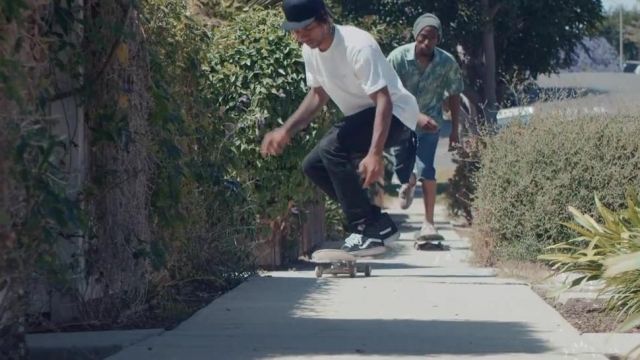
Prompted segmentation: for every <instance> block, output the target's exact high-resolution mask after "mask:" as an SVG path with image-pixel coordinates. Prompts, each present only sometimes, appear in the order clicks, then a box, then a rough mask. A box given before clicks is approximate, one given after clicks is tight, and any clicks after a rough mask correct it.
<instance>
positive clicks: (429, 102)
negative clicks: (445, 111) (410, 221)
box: [387, 14, 464, 240]
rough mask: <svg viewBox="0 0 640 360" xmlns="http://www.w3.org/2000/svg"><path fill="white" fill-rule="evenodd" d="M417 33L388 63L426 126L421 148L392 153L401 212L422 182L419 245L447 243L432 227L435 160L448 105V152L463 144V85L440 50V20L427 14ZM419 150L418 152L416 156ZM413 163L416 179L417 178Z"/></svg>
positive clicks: (451, 61)
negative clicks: (460, 126)
mask: <svg viewBox="0 0 640 360" xmlns="http://www.w3.org/2000/svg"><path fill="white" fill-rule="evenodd" d="M412 32H413V36H414V38H415V40H416V41H415V42H413V43H409V44H406V45H402V46H400V47H398V48H396V49H395V50H393V51H392V52H391V53H390V54H389V56H388V58H387V59H388V60H389V62H390V63H391V65H392V66H393V68H394V69H395V70H396V72H397V73H398V76H400V79H401V80H402V83H403V84H404V86H405V87H406V88H407V90H409V91H410V92H411V93H412V94H413V95H414V96H415V97H416V100H417V101H418V106H419V107H420V112H421V115H420V116H421V118H420V119H419V123H421V126H418V128H417V129H416V134H417V144H415V145H414V144H412V143H411V142H405V143H403V144H402V145H401V146H398V147H394V148H393V149H392V151H391V152H392V154H394V155H395V158H396V169H398V170H396V175H397V176H398V179H399V180H400V182H401V183H402V186H401V188H400V200H401V207H403V208H407V207H409V205H410V204H411V201H412V199H413V193H414V190H415V186H416V184H417V180H419V181H421V182H422V193H423V196H424V208H425V220H424V223H423V225H422V228H421V229H420V232H419V234H418V239H420V240H442V239H443V238H442V236H441V235H439V234H438V232H437V231H436V229H435V226H434V223H433V211H434V208H435V199H436V178H435V175H436V169H435V168H434V159H435V154H436V147H437V145H438V139H439V136H440V130H439V129H440V127H441V126H442V123H443V121H444V119H443V115H442V105H443V101H446V104H447V105H448V107H449V109H450V111H451V133H450V134H449V150H452V148H453V146H455V145H456V144H457V143H458V120H459V112H460V95H459V94H460V93H461V92H462V91H463V87H464V85H463V80H462V73H461V71H460V67H459V66H458V63H457V62H456V61H455V59H454V57H453V56H452V55H451V54H449V53H447V52H446V51H444V50H442V49H440V48H439V47H437V46H436V45H438V44H439V43H440V40H441V39H442V26H441V24H440V20H439V19H438V18H437V17H436V16H435V15H433V14H424V15H422V16H420V17H419V18H418V19H417V20H416V21H415V23H414V25H413V31H412ZM414 146H417V150H416V149H415V148H414ZM414 154H415V157H414ZM416 157H417V159H416ZM414 161H415V173H413V172H412V170H413V169H414ZM416 174H417V176H416Z"/></svg>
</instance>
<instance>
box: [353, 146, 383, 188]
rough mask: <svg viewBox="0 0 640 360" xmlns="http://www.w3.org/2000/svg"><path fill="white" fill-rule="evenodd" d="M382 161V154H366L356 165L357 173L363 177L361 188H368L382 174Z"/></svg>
mask: <svg viewBox="0 0 640 360" xmlns="http://www.w3.org/2000/svg"><path fill="white" fill-rule="evenodd" d="M383 171H384V163H383V161H382V155H376V154H367V156H365V158H364V159H362V161H360V166H358V173H359V174H360V176H362V177H363V178H364V184H363V185H362V186H363V188H365V189H366V188H368V187H369V186H371V185H372V184H373V183H374V182H375V181H376V180H378V179H379V178H380V176H382V173H383Z"/></svg>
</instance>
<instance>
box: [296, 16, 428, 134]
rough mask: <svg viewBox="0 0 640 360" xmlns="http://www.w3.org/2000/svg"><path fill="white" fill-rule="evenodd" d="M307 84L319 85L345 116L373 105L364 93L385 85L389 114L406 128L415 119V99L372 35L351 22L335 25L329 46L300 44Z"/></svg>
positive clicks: (369, 92)
mask: <svg viewBox="0 0 640 360" xmlns="http://www.w3.org/2000/svg"><path fill="white" fill-rule="evenodd" d="M302 56H303V58H304V64H305V68H306V76H307V85H308V86H309V87H312V88H313V87H319V86H320V87H322V88H323V89H324V90H325V91H326V92H327V94H328V95H329V96H330V97H331V100H333V102H335V103H336V105H337V106H338V107H339V108H340V110H341V111H342V113H343V114H344V115H345V116H349V115H353V114H355V113H357V112H359V111H362V110H364V109H367V108H370V107H373V106H375V104H374V103H373V101H372V100H371V98H370V97H369V96H368V95H369V94H371V93H374V92H376V91H378V90H380V89H382V88H383V87H385V86H386V87H387V88H388V90H389V93H390V94H391V102H392V103H393V115H395V116H396V117H397V118H398V119H399V120H400V121H402V122H403V123H404V124H405V125H406V126H407V127H408V128H409V129H411V130H414V129H415V128H416V124H417V122H418V114H419V109H418V103H417V102H416V99H415V97H414V96H413V95H411V93H410V92H409V91H407V90H406V89H405V88H404V86H402V82H401V81H400V78H399V77H398V75H397V74H396V72H395V70H394V69H393V67H391V65H390V64H389V63H388V62H387V59H386V58H385V56H384V54H383V53H382V50H380V47H379V46H378V43H377V42H376V41H375V39H374V38H373V36H371V35H370V34H369V33H367V32H366V31H364V30H361V29H358V28H356V27H353V26H345V25H336V31H335V36H334V39H333V43H332V44H331V47H329V49H327V50H326V51H324V52H322V51H320V50H318V49H311V48H309V47H308V46H307V45H303V46H302Z"/></svg>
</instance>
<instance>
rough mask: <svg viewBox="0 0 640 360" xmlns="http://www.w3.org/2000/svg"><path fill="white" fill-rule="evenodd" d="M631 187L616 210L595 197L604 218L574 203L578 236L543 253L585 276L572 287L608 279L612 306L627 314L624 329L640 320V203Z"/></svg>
mask: <svg viewBox="0 0 640 360" xmlns="http://www.w3.org/2000/svg"><path fill="white" fill-rule="evenodd" d="M638 200H639V199H638V196H637V195H636V193H635V192H633V191H629V192H628V194H627V197H626V203H627V206H626V208H624V209H622V210H620V211H618V212H614V211H611V210H610V209H608V208H606V207H605V206H604V205H602V203H601V202H600V201H599V199H598V197H597V196H596V199H595V202H596V209H597V212H598V215H599V217H600V218H602V222H601V223H598V222H596V221H595V220H594V219H593V218H592V217H591V216H589V215H586V214H583V213H581V212H580V211H578V210H577V209H575V208H573V207H571V206H569V212H570V213H571V214H572V215H573V222H571V223H568V224H565V226H566V227H567V228H568V229H570V230H572V231H573V232H574V233H577V234H578V235H579V236H578V237H576V238H574V239H571V240H568V241H565V242H562V243H560V244H557V245H553V246H551V247H549V248H548V249H547V250H548V252H549V254H546V255H542V256H540V257H539V259H541V260H546V261H549V262H550V263H551V265H553V269H554V270H556V271H557V272H559V273H576V274H579V275H581V276H580V277H578V278H576V279H575V280H573V281H572V282H571V284H570V285H569V288H571V287H575V286H578V285H580V284H582V283H584V282H586V281H592V280H599V279H603V280H604V288H603V290H602V293H604V294H605V295H607V296H608V297H609V302H608V309H609V310H610V311H614V312H617V313H618V314H619V316H620V317H624V318H626V319H627V321H626V322H625V323H623V324H622V325H621V326H620V328H619V330H622V331H626V330H629V329H631V328H633V327H635V326H637V325H640V281H639V278H638V275H639V274H640V261H639V260H640V202H639V201H638Z"/></svg>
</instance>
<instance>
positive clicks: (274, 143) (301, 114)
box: [260, 87, 329, 156]
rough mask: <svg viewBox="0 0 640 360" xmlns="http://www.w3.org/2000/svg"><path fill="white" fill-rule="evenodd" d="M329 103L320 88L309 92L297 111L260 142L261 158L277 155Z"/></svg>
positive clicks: (327, 96)
mask: <svg viewBox="0 0 640 360" xmlns="http://www.w3.org/2000/svg"><path fill="white" fill-rule="evenodd" d="M328 101H329V95H327V93H326V92H325V91H324V89H323V88H322V87H314V88H311V90H309V92H308V93H307V96H305V98H304V100H302V102H301V103H300V105H299V106H298V109H297V110H296V111H295V112H294V113H293V114H292V115H291V116H289V119H287V121H286V122H285V123H284V125H282V126H281V127H279V128H277V129H275V130H272V131H270V132H268V133H267V134H266V135H265V136H264V139H263V140H262V145H261V146H260V153H261V154H262V156H267V155H279V154H281V153H282V151H283V150H284V148H285V146H287V145H288V144H289V141H290V140H291V138H292V137H293V136H294V135H295V134H296V133H298V131H300V130H302V129H304V128H305V127H306V126H307V125H309V123H310V122H311V120H313V116H314V115H315V114H316V113H317V112H318V110H320V109H321V108H322V107H323V106H324V105H326V104H327V102H328Z"/></svg>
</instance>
